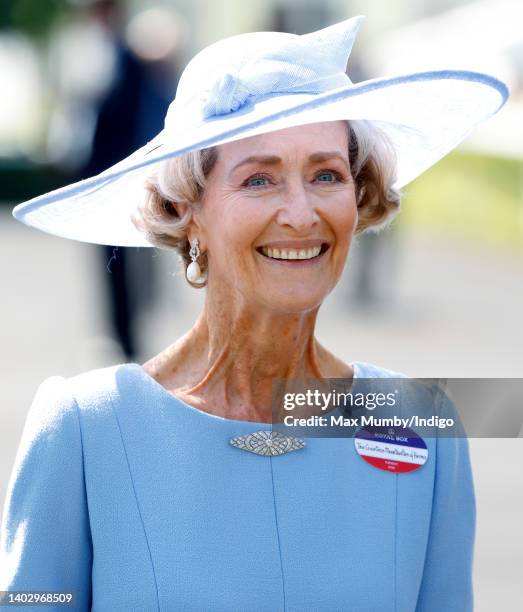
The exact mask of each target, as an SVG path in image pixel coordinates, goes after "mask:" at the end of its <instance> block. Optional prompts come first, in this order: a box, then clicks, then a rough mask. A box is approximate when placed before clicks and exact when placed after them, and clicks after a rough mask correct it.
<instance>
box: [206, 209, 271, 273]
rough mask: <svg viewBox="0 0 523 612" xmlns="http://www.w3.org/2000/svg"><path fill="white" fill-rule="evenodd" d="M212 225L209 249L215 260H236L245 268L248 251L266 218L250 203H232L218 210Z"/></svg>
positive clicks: (235, 261)
mask: <svg viewBox="0 0 523 612" xmlns="http://www.w3.org/2000/svg"><path fill="white" fill-rule="evenodd" d="M265 222H266V220H265ZM211 227H212V232H211V235H210V237H209V250H210V252H211V253H212V254H213V255H212V257H213V258H214V259H215V261H220V262H228V263H229V264H230V263H231V262H233V261H234V265H235V266H239V267H240V268H243V267H244V266H245V264H246V262H247V258H246V256H247V254H248V251H250V250H252V249H253V244H254V243H255V241H256V239H257V238H258V236H259V235H260V233H261V232H262V230H263V228H264V219H262V218H261V215H260V214H259V212H258V211H256V210H253V209H252V207H249V206H248V205H242V206H240V205H237V206H236V205H231V206H229V207H227V208H224V209H221V210H220V211H216V217H215V220H214V222H213V223H212V225H211Z"/></svg>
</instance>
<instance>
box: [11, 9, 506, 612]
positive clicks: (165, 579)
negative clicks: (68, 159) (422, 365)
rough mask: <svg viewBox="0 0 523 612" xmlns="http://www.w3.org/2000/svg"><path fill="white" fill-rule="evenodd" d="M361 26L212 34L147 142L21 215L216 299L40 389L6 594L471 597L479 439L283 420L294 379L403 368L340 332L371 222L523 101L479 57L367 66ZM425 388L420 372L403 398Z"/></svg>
mask: <svg viewBox="0 0 523 612" xmlns="http://www.w3.org/2000/svg"><path fill="white" fill-rule="evenodd" d="M361 21H362V17H361V16H360V17H354V18H353V19H348V20H345V21H342V22H340V23H338V24H334V25H332V26H330V27H328V28H324V29H322V30H319V31H317V32H312V33H310V34H307V35H304V36H297V35H292V34H283V33H274V32H270V33H268V32H255V33H250V34H244V35H239V36H234V37H231V38H227V39H223V40H220V41H218V42H217V43H215V44H213V45H210V46H209V47H207V48H206V49H204V50H203V51H201V52H200V53H199V54H197V55H196V57H194V58H193V60H191V62H190V63H189V64H188V66H187V67H186V69H185V70H184V72H183V74H182V76H181V79H180V84H179V87H178V91H177V94H176V98H175V100H173V102H172V103H171V104H170V105H169V108H168V111H167V115H166V118H165V127H164V129H163V130H162V131H161V132H159V133H158V134H157V135H156V136H155V137H154V138H153V139H152V140H151V141H150V142H148V143H147V144H146V145H145V146H143V147H141V148H140V149H139V150H137V151H135V152H134V153H133V154H132V155H131V156H130V157H128V158H126V159H124V160H122V161H121V162H119V163H118V164H117V165H116V166H113V167H111V168H109V169H107V170H106V171H105V172H104V174H103V176H99V175H98V176H93V177H90V178H89V179H87V180H86V181H84V182H81V183H75V184H72V185H70V186H68V187H67V188H65V189H62V190H58V191H54V192H51V193H49V194H44V195H43V196H41V197H40V198H38V199H36V200H33V201H31V202H28V203H27V202H26V203H23V204H20V205H19V206H18V207H17V208H15V210H14V211H13V214H14V216H15V218H17V219H19V220H21V221H24V222H25V223H27V224H29V225H33V226H34V227H38V228H39V229H46V230H47V231H48V232H50V233H56V234H58V235H61V236H63V237H65V236H66V237H68V238H72V239H77V240H79V239H81V240H84V241H87V242H94V243H101V244H108V245H132V246H146V245H148V246H156V247H160V248H167V249H171V250H174V251H175V252H177V253H178V254H179V255H180V256H181V259H182V262H183V267H184V271H185V275H186V279H187V282H188V283H189V284H190V285H191V286H192V287H195V288H199V289H203V288H205V303H204V306H203V308H202V311H201V312H200V313H199V316H198V318H197V319H196V321H195V323H194V326H193V327H192V328H191V329H190V330H189V331H188V332H187V333H186V334H185V335H184V336H182V337H181V338H178V339H176V340H174V341H172V339H171V338H166V347H165V349H164V350H162V351H161V352H160V353H159V354H157V355H155V356H153V357H151V358H150V359H149V360H148V361H147V362H146V363H144V364H143V365H142V364H138V363H124V364H118V365H116V366H111V367H108V368H99V369H95V370H91V371H88V372H84V373H81V374H79V375H77V376H73V377H71V378H68V379H66V378H65V377H63V376H52V377H50V378H48V379H46V380H45V381H44V382H43V383H42V384H41V386H40V387H39V389H38V391H37V394H36V396H35V399H34V401H33V404H32V406H31V409H30V412H29V415H28V420H27V424H26V427H25V429H24V436H23V440H22V443H21V445H20V450H19V453H18V454H17V458H16V460H15V467H14V469H13V474H12V477H11V480H10V485H9V488H8V493H7V501H6V506H5V513H4V516H3V519H2V529H1V532H0V533H1V538H0V567H1V570H0V590H2V589H3V590H8V589H11V590H15V589H17V590H21V589H27V588H31V589H34V590H54V591H61V592H73V593H74V594H75V604H76V606H77V607H78V609H82V610H83V609H86V610H87V609H100V610H122V612H123V611H124V610H130V609H140V610H149V609H160V608H165V609H172V610H178V609H185V610H199V611H200V610H201V611H209V612H210V611H211V610H212V611H213V612H218V611H221V610H223V611H225V610H245V609H254V610H258V611H260V612H262V611H267V612H274V610H280V609H296V610H307V609H308V610H315V611H317V612H331V611H332V610H364V609H367V610H380V611H387V612H388V611H389V610H390V611H391V612H392V611H393V610H397V609H401V611H402V612H429V611H435V610H445V611H446V612H470V611H471V610H472V608H473V591H472V559H473V544H474V533H475V498H474V489H473V481H472V471H471V465H470V458H469V451H468V443H467V439H466V438H464V437H440V438H437V439H436V438H427V439H426V440H425V441H424V442H423V441H420V440H419V436H417V439H416V440H415V443H416V444H417V445H418V446H416V449H417V452H418V454H417V457H419V456H420V455H419V453H421V452H422V450H423V453H424V454H423V456H424V458H425V460H426V462H423V464H421V465H420V464H417V463H416V459H415V458H414V456H413V454H412V453H411V452H410V453H399V454H401V455H402V456H403V455H406V456H407V457H408V458H407V459H404V461H405V462H406V463H407V464H408V463H409V462H410V465H409V466H408V470H406V471H407V472H408V473H401V474H398V473H397V472H395V473H394V470H392V468H391V465H392V464H394V465H395V468H397V467H398V466H397V464H398V462H396V463H394V461H393V459H392V458H389V459H388V463H387V461H385V464H386V465H383V464H380V463H378V462H372V461H368V462H364V461H361V459H360V457H359V456H358V454H357V453H356V452H354V448H353V447H352V446H351V444H350V443H349V440H347V439H344V438H341V439H336V438H334V439H333V438H330V437H315V438H312V439H310V440H308V441H307V444H305V443H304V441H303V440H301V439H299V438H297V437H295V436H290V435H284V434H282V433H280V432H275V431H273V429H272V427H271V425H272V424H273V419H274V415H273V414H272V395H271V391H272V383H273V381H274V379H283V380H290V381H292V380H293V379H295V378H301V379H303V378H306V377H310V378H317V379H322V378H323V377H328V378H338V379H339V378H341V379H345V380H346V381H347V382H348V383H349V385H350V390H351V391H353V392H355V390H356V389H358V386H359V385H360V384H361V381H362V379H365V378H371V379H372V378H402V379H405V378H407V377H405V376H404V375H402V374H400V373H398V372H395V371H394V370H389V369H387V368H382V367H379V366H376V365H373V364H369V363H364V362H358V361H351V362H350V363H345V362H344V361H342V360H341V359H339V358H338V357H336V356H335V355H334V354H333V353H332V352H331V351H329V350H328V349H327V348H326V347H324V346H322V345H321V344H320V343H319V342H318V341H317V339H316V337H315V324H316V319H317V315H318V311H319V308H320V306H321V305H322V304H323V302H324V300H325V298H326V297H327V296H328V295H329V294H330V293H331V292H332V290H333V289H334V288H335V286H336V285H337V283H338V281H339V279H340V277H341V274H342V272H343V270H344V268H345V265H346V262H347V256H348V253H349V250H350V247H351V243H352V239H353V237H354V235H356V234H359V233H362V232H364V231H378V230H379V229H381V228H382V227H384V226H386V225H387V224H388V223H389V222H390V221H391V220H392V219H393V218H394V217H395V215H397V213H398V212H399V209H400V191H399V190H400V189H401V188H402V187H403V185H405V184H407V183H408V182H409V181H411V180H413V179H414V178H416V177H417V176H419V175H420V174H421V173H423V172H424V171H425V170H426V169H427V168H428V167H430V166H431V165H433V164H435V163H436V162H437V161H438V160H439V159H441V157H443V155H445V153H446V152H448V151H449V150H451V149H452V148H453V147H455V146H456V145H457V144H458V143H459V142H460V141H461V140H462V139H464V138H465V137H466V135H467V134H468V133H469V132H470V130H471V129H472V128H473V127H475V126H476V125H477V124H478V123H480V122H482V121H484V120H485V119H487V118H489V117H490V116H491V115H493V114H494V113H496V112H497V111H498V110H499V109H500V108H501V106H503V104H504V103H505V101H506V98H507V95H508V92H507V88H506V86H505V85H504V84H503V83H501V82H500V81H499V80H497V79H495V78H493V77H490V76H488V75H483V74H477V73H474V74H471V73H466V72H451V71H448V72H445V74H444V75H442V74H441V73H429V74H427V73H422V74H408V75H404V76H403V77H402V78H401V79H400V80H398V79H394V78H386V77H383V78H381V79H373V80H372V81H367V82H363V83H358V84H353V83H352V82H351V81H350V79H349V77H348V76H347V74H346V65H347V59H348V56H349V54H350V52H351V49H352V44H353V42H354V39H355V36H356V33H357V31H358V28H359V25H360V23H361ZM434 89H437V91H438V93H439V95H438V96H434V95H433V94H434ZM366 113H368V114H369V117H368V118H365V114H366ZM333 116H336V117H337V119H334V118H333ZM443 127H445V129H443ZM64 212H65V214H64ZM166 335H169V330H167V331H166ZM426 395H427V389H426V388H425V387H423V385H420V386H419V387H416V393H415V394H414V396H413V397H411V398H410V399H408V401H407V402H403V403H402V410H403V411H406V414H405V412H403V415H404V416H408V414H409V411H410V410H417V409H419V406H420V404H423V403H424V402H426V401H427V396H426ZM438 400H439V401H440V402H445V401H446V398H445V396H444V395H443V396H441V395H440V396H439V397H438ZM447 401H448V398H447ZM331 412H334V413H336V410H333V411H331ZM329 414H330V413H329ZM454 416H455V418H456V417H457V415H454ZM388 435H390V436H393V435H394V434H393V433H391V432H390V431H389V432H388ZM396 441H398V440H396ZM374 442H375V443H376V440H374ZM422 443H423V446H421V444H422ZM351 447H352V452H351ZM421 449H422V450H421ZM396 450H398V449H396ZM403 450H404V449H403ZM410 450H412V449H410ZM391 455H393V453H392V452H391ZM374 458H376V457H374ZM399 463H401V461H400V462H399ZM420 467H421V468H422V469H418V468H420ZM414 470H416V471H415V472H414V473H413V474H410V472H411V471H414ZM409 476H410V477H409ZM339 517H343V520H339ZM450 553H452V554H450Z"/></svg>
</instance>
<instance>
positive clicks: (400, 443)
mask: <svg viewBox="0 0 523 612" xmlns="http://www.w3.org/2000/svg"><path fill="white" fill-rule="evenodd" d="M354 445H355V447H356V452H357V453H358V455H359V456H360V457H362V458H363V459H364V460H365V461H366V462H367V463H370V465H373V466H374V467H376V468H378V469H380V470H385V471H386V472H396V473H405V472H412V471H413V470H417V469H418V468H420V467H421V466H422V465H424V464H425V462H426V461H427V458H428V456H429V451H428V450H427V445H426V444H425V442H424V440H423V438H421V437H420V436H418V434H417V433H416V432H415V431H414V430H412V429H409V428H408V427H371V426H369V427H363V428H362V429H360V430H359V431H358V432H356V434H355V436H354Z"/></svg>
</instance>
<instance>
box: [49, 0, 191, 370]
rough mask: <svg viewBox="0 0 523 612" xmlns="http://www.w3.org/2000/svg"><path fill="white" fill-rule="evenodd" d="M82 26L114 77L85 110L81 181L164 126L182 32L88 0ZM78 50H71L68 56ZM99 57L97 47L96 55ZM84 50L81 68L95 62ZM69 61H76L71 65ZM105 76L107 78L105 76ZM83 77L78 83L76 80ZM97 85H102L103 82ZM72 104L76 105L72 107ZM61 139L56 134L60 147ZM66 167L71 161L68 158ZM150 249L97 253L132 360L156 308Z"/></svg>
mask: <svg viewBox="0 0 523 612" xmlns="http://www.w3.org/2000/svg"><path fill="white" fill-rule="evenodd" d="M80 9H81V10H79V17H80V23H79V24H78V23H77V24H76V27H77V28H78V27H80V28H81V22H82V21H83V22H84V24H89V26H90V28H91V29H92V28H98V30H99V33H98V38H95V39H94V43H95V44H96V43H98V44H101V42H102V41H103V46H104V52H105V55H106V57H107V60H108V61H107V64H108V65H110V66H111V69H110V71H109V76H107V74H106V75H103V77H104V78H105V82H104V78H101V81H102V90H101V91H99V92H98V93H97V94H95V97H94V99H92V100H91V101H90V102H89V101H88V102H87V104H90V106H91V108H90V109H87V116H88V117H89V112H91V113H92V112H94V118H93V120H92V128H91V129H92V137H91V142H90V144H88V145H87V147H86V148H87V150H88V156H87V158H86V159H84V161H83V162H82V163H81V165H80V167H79V168H74V171H75V174H76V177H75V175H72V176H73V178H77V179H78V180H79V179H83V178H87V177H89V176H92V175H94V174H98V173H99V172H102V171H103V170H104V169H106V168H108V167H110V166H112V165H113V164H115V163H116V162H117V161H118V160H120V159H122V158H123V157H126V156H127V155H129V154H130V153H131V152H132V151H134V150H135V149H136V148H138V147H139V146H141V145H142V144H143V143H145V142H147V140H149V139H151V138H152V137H153V136H154V134H156V133H157V132H158V131H159V130H160V129H161V128H162V126H163V119H164V117H165V113H166V111H167V107H168V105H169V101H170V100H171V98H172V96H173V92H175V91H176V85H177V81H178V69H177V64H176V61H177V60H176V58H177V54H178V52H179V51H180V43H181V40H180V38H181V36H182V30H181V27H180V21H179V19H178V18H177V16H176V15H175V14H174V13H173V12H172V11H170V10H167V9H160V8H152V9H148V10H146V11H142V12H141V13H138V14H137V15H136V16H134V18H133V19H132V20H131V21H130V22H129V23H128V24H126V22H125V21H126V20H125V15H124V3H123V2H122V1H121V0H84V1H83V2H82V3H81V4H80ZM71 50H72V49H71V48H70V46H68V45H65V47H64V49H63V53H65V54H67V53H69V52H70V51H71ZM93 51H94V53H96V52H97V50H96V49H94V50H93ZM89 55H90V54H89V49H87V48H84V49H82V62H85V61H86V57H89ZM66 61H69V62H70V63H71V62H72V61H73V60H71V59H68V60H66ZM101 76H102V75H101ZM75 78H78V77H75ZM96 86H98V87H100V85H99V84H98V83H96ZM73 104H74V102H73ZM77 109H78V111H77V112H74V111H73V113H72V121H71V125H70V126H69V130H71V132H76V131H81V129H82V126H81V123H82V121H84V117H83V115H84V113H85V112H86V109H85V96H84V104H82V103H77ZM59 137H60V136H59V135H58V136H56V135H55V136H53V137H52V140H53V141H55V140H56V139H57V138H59ZM64 161H65V167H67V164H70V162H69V161H68V160H67V159H66V160H64ZM151 255H152V254H151V252H150V250H149V249H145V250H143V249H140V248H126V247H118V246H112V245H102V246H100V247H99V253H98V257H99V258H100V261H99V267H100V273H101V275H102V276H103V286H104V287H105V289H106V295H107V299H106V301H105V303H106V305H107V319H108V321H109V324H110V328H111V330H112V334H113V336H114V337H115V339H116V340H117V341H118V343H119V345H120V347H121V351H122V354H123V355H124V356H125V358H126V359H129V360H133V359H135V358H137V357H138V355H140V354H141V347H140V346H139V334H138V330H137V325H136V324H137V321H138V318H139V316H140V315H141V314H142V313H143V312H144V310H145V309H146V308H149V307H150V306H151V305H152V303H153V299H154V296H155V293H156V289H157V284H156V283H157V279H156V274H157V269H156V265H155V259H154V258H153V257H152V256H151Z"/></svg>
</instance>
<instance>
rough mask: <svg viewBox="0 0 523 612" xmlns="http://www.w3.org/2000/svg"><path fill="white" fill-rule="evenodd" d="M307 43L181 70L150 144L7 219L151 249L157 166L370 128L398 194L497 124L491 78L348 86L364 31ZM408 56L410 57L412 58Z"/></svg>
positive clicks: (262, 46) (418, 76) (415, 78)
mask: <svg viewBox="0 0 523 612" xmlns="http://www.w3.org/2000/svg"><path fill="white" fill-rule="evenodd" d="M363 18H364V17H363V16H357V17H354V18H352V19H348V20H345V21H342V22H340V23H337V24H335V25H332V26H330V27H327V28H324V29H321V30H318V31H316V32H312V33H310V34H304V35H296V34H288V33H282V32H252V33H248V34H240V35H237V36H232V37H229V38H225V39H223V40H220V41H218V42H216V43H214V44H212V45H210V46H208V47H206V48H205V49H203V50H202V51H200V52H199V53H198V54H197V55H196V56H195V57H194V58H193V59H192V60H191V61H190V62H189V63H188V64H187V66H186V68H185V70H184V72H183V74H182V76H181V78H180V81H179V84H178V88H177V92H176V97H175V99H174V100H173V102H172V103H171V104H170V106H169V109H168V111H167V114H166V117H165V124H164V128H163V129H162V131H161V132H160V133H159V134H157V135H156V136H155V137H154V138H153V139H152V140H151V141H150V142H148V143H147V144H145V145H144V146H143V147H141V148H140V149H138V150H137V151H135V152H134V153H133V154H131V155H130V156H128V157H126V158H125V159H123V160H122V161H120V162H119V163H117V164H115V165H114V166H111V167H110V168H108V169H107V170H105V171H104V172H102V173H100V174H98V175H96V176H93V177H91V178H88V179H86V180H83V181H79V182H76V183H73V184H71V185H68V186H66V187H62V188H60V189H56V190H54V191H51V192H49V193H46V194H44V195H41V196H39V197H36V198H33V199H32V200H29V201H27V202H24V203H22V204H19V205H18V206H16V207H15V208H14V209H13V216H14V217H15V218H16V219H18V220H19V221H22V222H23V223H25V224H27V225H30V226H32V227H35V228H38V229H40V230H43V231H45V232H48V233H51V234H54V235H57V236H62V237H65V238H71V239H74V240H80V241H84V242H92V243H96V244H108V245H114V246H151V244H150V243H149V242H148V241H147V240H146V239H145V237H144V235H143V234H142V233H141V232H140V231H139V230H138V229H137V228H136V227H135V226H134V225H133V223H132V222H131V214H132V213H133V212H136V210H137V208H138V206H139V205H140V204H141V203H142V202H143V201H144V198H145V195H146V191H145V181H146V179H147V177H148V176H149V175H150V174H151V173H152V172H153V171H154V168H155V164H158V163H159V162H161V161H163V160H165V159H167V158H170V157H175V156H179V155H183V154H186V153H189V152H191V151H196V150H199V149H204V148H207V147H211V146H215V145H219V144H223V143H226V142H231V141H234V140H238V139H241V138H247V137H249V136H254V135H257V134H263V133H266V132H271V131H274V130H280V129H283V128H287V127H291V126H297V125H303V124H309V123H317V122H324V121H336V120H360V119H363V120H369V121H372V122H373V123H375V124H376V125H377V126H379V128H380V129H381V130H382V131H383V132H384V133H385V135H386V136H388V139H389V140H390V143H391V144H392V146H393V148H394V151H395V154H396V158H397V175H396V182H395V184H394V186H395V187H397V188H401V187H403V186H404V185H405V184H406V183H408V182H410V181H411V180H413V179H414V178H416V177H417V176H419V175H420V174H421V173H422V172H424V171H425V170H426V169H427V168H429V167H430V166H432V165H433V164H434V163H436V162H437V161H438V160H439V159H441V158H442V157H443V156H444V155H446V154H447V153H448V152H449V151H450V150H451V149H453V148H454V147H456V146H457V145H458V144H459V143H460V142H462V141H463V140H464V139H465V138H466V136H467V135H468V134H469V133H470V131H471V130H472V129H473V128H474V127H475V126H476V125H478V124H479V123H480V122H482V121H484V120H485V119H487V118H488V117H490V116H492V115H493V114H494V113H496V112H497V111H498V110H499V109H500V108H501V107H502V106H503V104H504V103H505V101H506V99H507V97H508V90H507V87H506V85H505V84H504V83H502V82H501V81H499V80H498V79H496V78H494V77H493V76H490V75H487V74H482V73H479V72H471V71H467V70H437V71H430V72H418V73H411V74H404V75H397V76H387V77H383V78H375V79H370V80H367V81H362V82H360V83H353V82H352V81H351V80H350V78H349V77H348V76H347V74H346V67H347V61H348V57H349V55H350V52H351V49H352V45H353V42H354V38H355V36H356V33H357V31H358V28H359V26H360V24H361V21H362V20H363ZM413 53H415V49H413Z"/></svg>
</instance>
